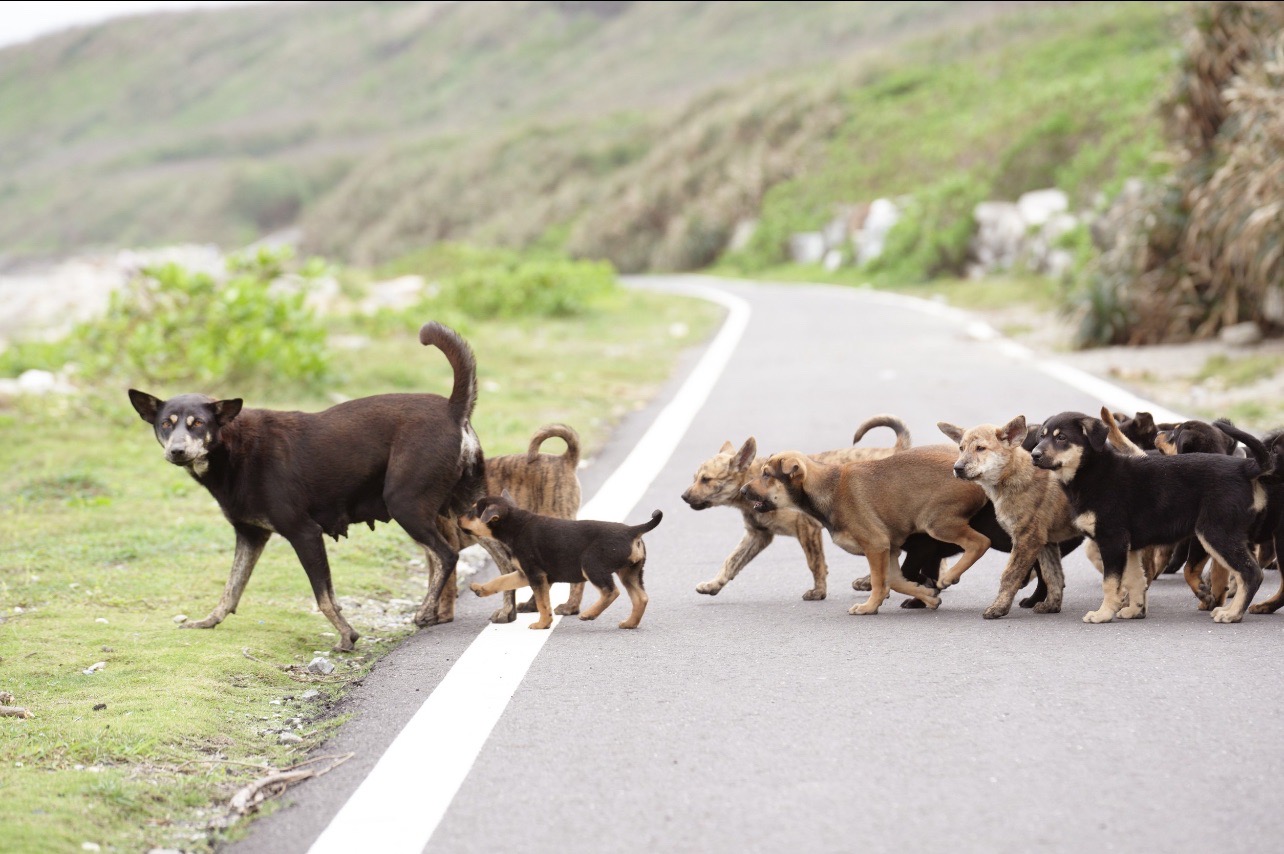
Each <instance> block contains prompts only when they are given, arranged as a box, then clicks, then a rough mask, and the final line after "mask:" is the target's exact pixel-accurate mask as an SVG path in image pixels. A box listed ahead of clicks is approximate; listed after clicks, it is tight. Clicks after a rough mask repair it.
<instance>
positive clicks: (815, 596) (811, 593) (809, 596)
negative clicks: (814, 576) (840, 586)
mask: <svg viewBox="0 0 1284 854" xmlns="http://www.w3.org/2000/svg"><path fill="white" fill-rule="evenodd" d="M825 593H826V591H825V588H823V587H813V588H812V589H810V590H808V591H807V592H806V593H804V594H803V601H804V602H819V601H820V600H821V599H824V598H825Z"/></svg>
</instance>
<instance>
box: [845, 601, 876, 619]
mask: <svg viewBox="0 0 1284 854" xmlns="http://www.w3.org/2000/svg"><path fill="white" fill-rule="evenodd" d="M879 604H880V603H878V602H861V603H860V604H859V605H853V606H851V608H850V609H849V610H848V611H847V613H849V614H859V615H861V616H864V615H865V614H877V613H878V606H879Z"/></svg>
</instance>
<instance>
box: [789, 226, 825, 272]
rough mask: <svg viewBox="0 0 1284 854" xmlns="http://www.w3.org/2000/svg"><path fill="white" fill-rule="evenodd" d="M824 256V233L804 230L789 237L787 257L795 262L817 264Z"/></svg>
mask: <svg viewBox="0 0 1284 854" xmlns="http://www.w3.org/2000/svg"><path fill="white" fill-rule="evenodd" d="M824 257H825V235H823V234H821V233H820V232H819V231H804V232H800V233H798V234H794V235H791V236H790V238H789V258H790V260H792V261H793V262H794V263H795V264H819V263H820V261H821V259H822V258H824Z"/></svg>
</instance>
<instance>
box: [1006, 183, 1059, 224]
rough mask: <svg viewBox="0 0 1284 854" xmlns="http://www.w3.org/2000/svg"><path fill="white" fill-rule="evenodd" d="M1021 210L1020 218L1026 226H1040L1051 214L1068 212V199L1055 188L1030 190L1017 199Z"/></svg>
mask: <svg viewBox="0 0 1284 854" xmlns="http://www.w3.org/2000/svg"><path fill="white" fill-rule="evenodd" d="M1017 207H1018V208H1020V209H1021V218H1022V219H1024V220H1025V221H1026V224H1027V225H1032V226H1041V225H1043V224H1044V223H1045V222H1047V221H1048V220H1050V219H1051V218H1052V216H1053V214H1059V213H1062V212H1063V211H1068V210H1070V198H1069V196H1067V195H1066V194H1065V193H1063V192H1061V191H1060V190H1058V189H1056V188H1055V187H1053V188H1050V189H1047V190H1031V191H1030V192H1028V193H1022V194H1021V197H1020V198H1019V199H1017Z"/></svg>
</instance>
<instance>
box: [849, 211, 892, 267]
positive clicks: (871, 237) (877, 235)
mask: <svg viewBox="0 0 1284 854" xmlns="http://www.w3.org/2000/svg"><path fill="white" fill-rule="evenodd" d="M900 219H901V212H900V209H899V208H897V207H896V203H895V202H893V201H892V200H891V199H875V200H874V201H872V202H871V203H870V205H869V213H868V214H866V216H865V223H864V225H863V226H862V227H861V230H860V231H859V232H857V234H856V236H855V237H854V238H853V240H852V242H853V244H854V245H855V248H856V264H857V266H864V265H865V264H868V263H869V262H870V261H873V260H874V259H875V258H877V257H879V256H880V255H882V254H883V247H884V246H885V245H886V244H887V233H888V232H889V231H891V230H892V226H894V225H896V223H898V222H899V221H900Z"/></svg>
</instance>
